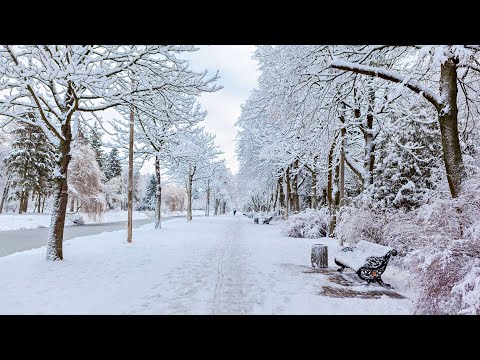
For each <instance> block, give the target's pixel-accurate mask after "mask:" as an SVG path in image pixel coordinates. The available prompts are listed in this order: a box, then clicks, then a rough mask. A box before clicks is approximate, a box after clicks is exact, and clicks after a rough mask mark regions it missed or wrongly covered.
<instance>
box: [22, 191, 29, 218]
mask: <svg viewBox="0 0 480 360" xmlns="http://www.w3.org/2000/svg"><path fill="white" fill-rule="evenodd" d="M28 199H29V196H28V190H27V191H25V197H24V199H23V212H24V213H26V212H27V211H28Z"/></svg>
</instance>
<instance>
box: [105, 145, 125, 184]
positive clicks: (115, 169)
mask: <svg viewBox="0 0 480 360" xmlns="http://www.w3.org/2000/svg"><path fill="white" fill-rule="evenodd" d="M106 159H107V160H106V161H105V166H104V167H103V170H104V173H105V178H106V179H107V181H108V180H110V179H112V178H114V177H117V176H120V174H121V173H122V165H121V162H120V157H119V154H118V149H117V148H113V149H111V150H110V152H109V153H108V155H107V156H106Z"/></svg>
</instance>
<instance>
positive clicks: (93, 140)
mask: <svg viewBox="0 0 480 360" xmlns="http://www.w3.org/2000/svg"><path fill="white" fill-rule="evenodd" d="M89 141H90V145H92V149H93V150H95V157H96V159H97V162H98V165H99V166H100V169H101V170H102V171H103V172H105V169H106V167H107V166H108V165H107V161H106V155H105V152H104V151H103V149H102V146H103V143H102V138H101V136H100V133H99V129H98V127H97V123H95V124H94V126H93V128H92V129H90V134H89ZM107 180H109V179H107Z"/></svg>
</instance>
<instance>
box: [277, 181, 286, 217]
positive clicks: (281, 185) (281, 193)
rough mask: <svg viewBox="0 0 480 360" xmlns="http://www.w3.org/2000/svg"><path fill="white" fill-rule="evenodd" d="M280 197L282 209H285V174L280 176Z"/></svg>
mask: <svg viewBox="0 0 480 360" xmlns="http://www.w3.org/2000/svg"><path fill="white" fill-rule="evenodd" d="M278 197H279V198H280V199H279V200H280V210H281V211H282V212H283V210H284V209H285V195H284V194H283V176H281V177H279V178H278Z"/></svg>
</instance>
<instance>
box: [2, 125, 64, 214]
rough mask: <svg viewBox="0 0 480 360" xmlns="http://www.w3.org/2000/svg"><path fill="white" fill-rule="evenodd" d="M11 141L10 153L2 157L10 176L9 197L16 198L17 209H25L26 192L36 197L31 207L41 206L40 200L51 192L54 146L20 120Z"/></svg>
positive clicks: (41, 133) (20, 211)
mask: <svg viewBox="0 0 480 360" xmlns="http://www.w3.org/2000/svg"><path fill="white" fill-rule="evenodd" d="M11 134H12V136H13V138H14V140H13V143H12V150H11V152H10V154H9V155H8V156H7V157H6V158H5V159H4V162H5V165H6V171H7V173H9V174H10V175H11V177H10V190H11V193H10V199H15V200H19V207H18V212H19V213H20V214H21V213H24V212H26V211H27V209H28V200H29V195H32V198H34V197H35V195H36V196H37V198H36V202H35V207H34V210H37V209H38V212H40V209H41V200H42V198H45V197H46V196H49V195H50V193H51V191H52V180H53V179H52V174H53V168H54V164H55V148H54V147H53V145H52V144H51V143H50V141H48V139H47V137H46V136H45V134H44V133H43V131H42V130H41V129H40V128H38V127H37V126H33V125H29V124H25V123H19V124H18V127H16V128H15V129H14V130H12V132H11Z"/></svg>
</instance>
